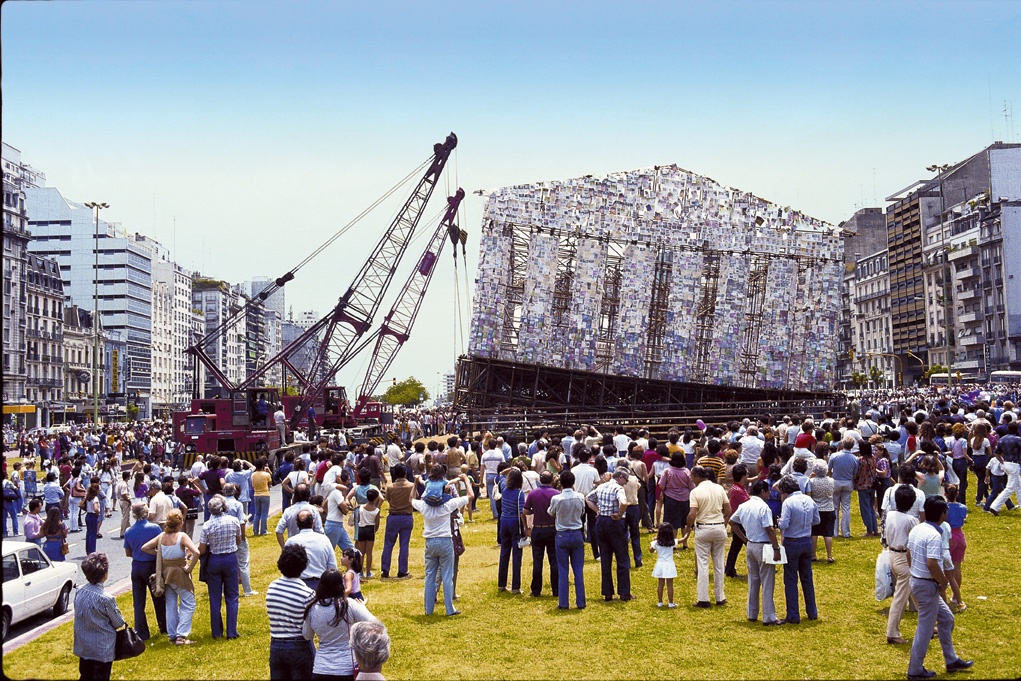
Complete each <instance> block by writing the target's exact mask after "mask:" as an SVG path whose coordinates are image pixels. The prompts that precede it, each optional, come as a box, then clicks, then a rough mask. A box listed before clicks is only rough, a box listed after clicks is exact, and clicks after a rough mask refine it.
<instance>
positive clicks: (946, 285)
mask: <svg viewBox="0 0 1021 681" xmlns="http://www.w3.org/2000/svg"><path fill="white" fill-rule="evenodd" d="M925 169H926V170H928V171H929V172H930V173H936V179H937V180H938V181H939V236H940V240H941V242H940V250H941V252H942V254H943V333H944V334H946V339H945V340H946V353H947V354H946V359H947V387H948V388H952V387H953V385H954V360H953V357H951V349H950V331H951V330H950V296H951V295H952V293H953V290H952V289H951V288H950V258H949V257H948V256H949V253H948V251H947V233H946V231H944V229H943V212H944V208H943V206H944V197H943V174H944V173H945V172H946V171H947V170H949V169H950V164H949V163H944V164H942V165H936V164H933V165H931V166H926V168H925Z"/></svg>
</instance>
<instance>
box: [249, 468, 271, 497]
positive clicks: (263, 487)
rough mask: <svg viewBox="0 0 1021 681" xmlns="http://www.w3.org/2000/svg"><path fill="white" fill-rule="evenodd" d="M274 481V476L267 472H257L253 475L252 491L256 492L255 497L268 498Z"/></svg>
mask: <svg viewBox="0 0 1021 681" xmlns="http://www.w3.org/2000/svg"><path fill="white" fill-rule="evenodd" d="M272 480H273V476H272V475H270V474H269V473H267V472H266V471H255V472H254V473H252V489H253V490H254V491H255V496H257V497H268V496H269V484H270V482H272Z"/></svg>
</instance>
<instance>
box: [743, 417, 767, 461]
mask: <svg viewBox="0 0 1021 681" xmlns="http://www.w3.org/2000/svg"><path fill="white" fill-rule="evenodd" d="M738 442H740V443H741V453H740V454H739V455H738V457H737V462H738V463H743V464H744V465H745V466H747V467H748V470H750V471H754V470H756V468H755V465H756V464H757V463H758V461H759V456H760V455H761V454H762V448H763V447H764V446H765V445H766V443H765V441H764V440H762V438H761V436H760V435H759V429H758V428H757V427H755V426H748V428H747V430H745V434H744V437H742V438H741V439H740V440H738Z"/></svg>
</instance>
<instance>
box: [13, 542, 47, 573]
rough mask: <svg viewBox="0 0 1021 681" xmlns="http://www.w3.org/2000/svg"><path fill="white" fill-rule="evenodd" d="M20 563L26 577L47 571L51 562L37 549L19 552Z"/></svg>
mask: <svg viewBox="0 0 1021 681" xmlns="http://www.w3.org/2000/svg"><path fill="white" fill-rule="evenodd" d="M18 561H19V562H20V563H21V574H23V575H25V576H26V577H27V576H28V575H30V574H32V573H33V572H38V571H39V570H45V569H46V568H48V567H49V566H50V564H49V562H47V560H46V556H44V555H43V553H42V551H40V550H39V549H36V548H31V549H25V550H24V551H19V552H18Z"/></svg>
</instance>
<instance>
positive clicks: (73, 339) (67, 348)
mask: <svg viewBox="0 0 1021 681" xmlns="http://www.w3.org/2000/svg"><path fill="white" fill-rule="evenodd" d="M97 340H98V344H99V357H100V358H101V357H103V356H104V354H105V350H106V338H105V336H104V334H103V333H102V330H100V334H99V338H98V339H97V338H96V335H95V331H94V330H93V328H92V311H91V310H83V309H82V308H80V307H78V306H77V305H66V306H65V307H64V400H65V401H66V402H67V403H68V405H69V409H70V410H71V411H74V412H77V413H78V414H92V413H93V410H94V407H95V405H94V402H95V399H94V398H95V395H94V393H93V391H94V388H95V385H94V383H93V376H94V375H95V374H94V373H93V372H94V371H96V368H97V367H98V370H99V371H100V372H102V371H103V367H104V366H106V363H105V361H103V360H101V359H97V362H96V364H97V367H93V364H92V360H93V358H92V355H93V353H94V352H96V344H97ZM99 385H100V393H101V394H100V395H99V400H98V401H99V409H100V411H99V414H100V418H101V419H102V418H103V417H104V416H105V415H106V413H107V397H106V393H107V391H106V390H105V388H104V387H103V384H102V383H100V384H99ZM66 420H71V419H66Z"/></svg>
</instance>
